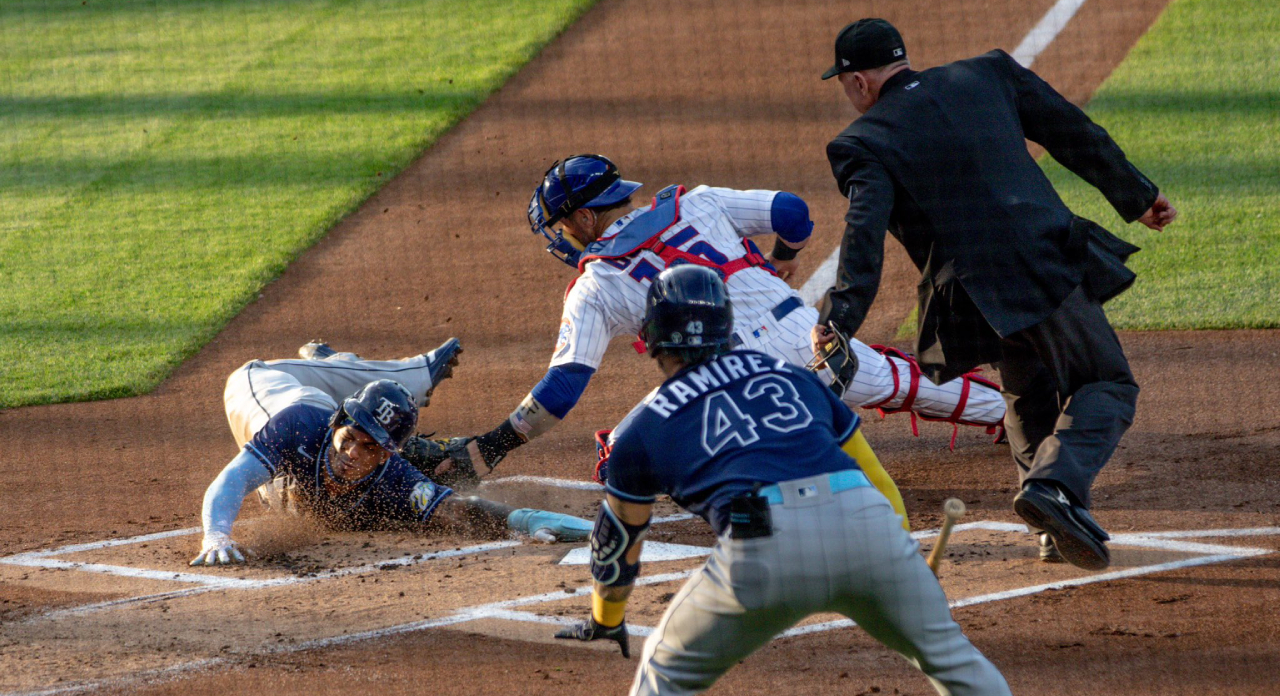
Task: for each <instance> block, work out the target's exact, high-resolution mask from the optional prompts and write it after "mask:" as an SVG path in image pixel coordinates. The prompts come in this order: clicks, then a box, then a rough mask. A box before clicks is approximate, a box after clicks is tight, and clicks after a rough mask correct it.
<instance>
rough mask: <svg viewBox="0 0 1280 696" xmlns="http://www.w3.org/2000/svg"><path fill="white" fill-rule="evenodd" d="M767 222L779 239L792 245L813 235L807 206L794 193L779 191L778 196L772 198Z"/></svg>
mask: <svg viewBox="0 0 1280 696" xmlns="http://www.w3.org/2000/svg"><path fill="white" fill-rule="evenodd" d="M769 222H770V224H771V225H772V226H773V231H774V232H776V233H777V234H778V236H779V237H782V238H783V239H784V240H785V241H788V242H791V243H792V244H798V243H800V242H803V241H805V240H807V239H808V238H809V235H810V234H812V233H813V221H812V220H810V219H809V206H808V205H807V204H806V203H805V202H804V199H803V198H801V197H799V196H797V195H795V194H794V193H787V192H786V191H779V192H778V195H776V196H774V197H773V207H772V208H771V209H770V211H769Z"/></svg>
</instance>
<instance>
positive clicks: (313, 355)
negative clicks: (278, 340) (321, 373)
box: [298, 338, 338, 360]
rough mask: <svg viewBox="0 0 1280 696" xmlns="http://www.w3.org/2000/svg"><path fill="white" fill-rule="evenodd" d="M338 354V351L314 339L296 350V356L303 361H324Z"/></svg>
mask: <svg viewBox="0 0 1280 696" xmlns="http://www.w3.org/2000/svg"><path fill="white" fill-rule="evenodd" d="M337 354H338V351H336V350H334V349H333V348H331V347H330V346H329V344H328V343H325V342H324V341H321V340H320V339H318V338H317V339H316V340H314V341H311V342H309V343H306V344H304V345H303V346H302V347H301V348H299V349H298V356H299V357H301V358H302V359H303V360H324V359H325V358H331V357H333V356H335V355H337Z"/></svg>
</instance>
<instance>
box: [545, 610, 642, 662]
mask: <svg viewBox="0 0 1280 696" xmlns="http://www.w3.org/2000/svg"><path fill="white" fill-rule="evenodd" d="M556 638H564V639H566V640H569V639H572V640H583V641H592V640H612V641H615V642H617V644H618V647H619V648H622V656H623V657H626V658H630V657H631V645H630V642H629V641H628V640H627V622H626V621H623V622H622V623H620V624H618V625H617V626H613V627H609V626H601V625H600V624H599V623H597V622H596V619H595V617H594V616H592V617H588V618H587V619H586V620H584V621H582V622H580V623H577V624H574V625H572V626H569V627H568V628H565V629H563V630H561V631H560V632H559V633H556Z"/></svg>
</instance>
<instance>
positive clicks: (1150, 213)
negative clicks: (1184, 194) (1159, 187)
mask: <svg viewBox="0 0 1280 696" xmlns="http://www.w3.org/2000/svg"><path fill="white" fill-rule="evenodd" d="M1176 217H1178V209H1177V208H1174V207H1173V204H1172V203H1170V202H1169V199H1168V198H1165V197H1164V194H1163V193H1161V194H1159V195H1157V196H1156V202H1155V203H1152V204H1151V208H1150V209H1148V210H1147V212H1145V213H1143V214H1142V217H1140V218H1138V222H1141V223H1142V224H1144V225H1146V226H1147V227H1150V228H1151V229H1153V230H1155V231H1157V232H1161V231H1163V230H1164V226H1165V225H1167V224H1169V223H1171V222H1173V219H1174V218H1176Z"/></svg>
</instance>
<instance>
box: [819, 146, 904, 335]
mask: <svg viewBox="0 0 1280 696" xmlns="http://www.w3.org/2000/svg"><path fill="white" fill-rule="evenodd" d="M827 159H828V160H829V161H830V162H831V173H832V174H833V175H835V178H836V185H837V186H839V188H840V193H841V194H843V195H844V196H845V197H846V198H848V199H849V210H848V212H846V213H845V216H844V221H845V228H844V237H843V238H842V239H841V240H840V264H839V267H838V269H837V271H836V284H835V287H833V288H831V289H830V290H828V291H827V294H826V297H824V298H823V300H822V303H821V304H820V305H819V307H818V310H819V312H820V315H819V318H818V323H819V324H824V325H830V326H834V327H836V328H838V329H840V330H841V331H842V332H844V333H845V334H846V335H848V336H852V335H853V334H854V333H856V332H857V330H858V328H859V327H861V326H862V322H863V320H865V319H866V318H867V312H868V311H869V310H870V309H871V303H872V302H873V301H874V300H875V299H876V293H877V292H878V291H879V289H880V269H881V267H882V266H883V265H884V233H885V230H886V229H887V228H888V226H889V214H890V212H891V211H892V210H893V182H892V181H891V180H890V179H889V172H888V171H886V170H885V168H884V165H883V164H881V163H880V161H879V160H877V159H876V158H875V156H874V155H872V154H871V152H869V151H868V150H867V149H866V148H865V147H863V146H862V144H861V143H860V142H858V141H857V140H856V139H854V138H848V137H844V136H841V137H838V138H836V139H835V140H832V141H831V143H830V144H828V145H827Z"/></svg>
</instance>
